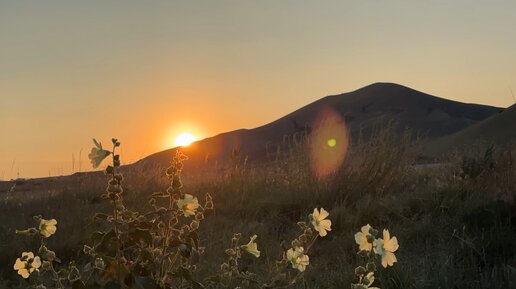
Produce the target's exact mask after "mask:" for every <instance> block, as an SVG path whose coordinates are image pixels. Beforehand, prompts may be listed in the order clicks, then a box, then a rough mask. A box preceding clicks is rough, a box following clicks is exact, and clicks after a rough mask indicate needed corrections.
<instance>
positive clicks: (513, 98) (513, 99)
mask: <svg viewBox="0 0 516 289" xmlns="http://www.w3.org/2000/svg"><path fill="white" fill-rule="evenodd" d="M509 90H510V91H511V95H512V101H514V102H513V103H516V98H515V97H514V93H513V92H512V88H510V87H509Z"/></svg>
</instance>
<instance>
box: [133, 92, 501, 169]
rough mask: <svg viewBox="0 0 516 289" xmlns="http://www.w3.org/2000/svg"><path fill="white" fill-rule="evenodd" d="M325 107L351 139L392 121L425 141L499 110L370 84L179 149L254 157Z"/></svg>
mask: <svg viewBox="0 0 516 289" xmlns="http://www.w3.org/2000/svg"><path fill="white" fill-rule="evenodd" d="M325 109H326V110H327V109H331V110H333V111H334V112H336V113H337V114H338V115H340V116H341V117H342V119H343V120H344V122H345V123H346V125H347V127H348V128H349V131H350V138H351V141H353V140H354V139H356V138H357V136H358V134H359V132H362V133H364V132H365V133H366V134H367V132H369V131H371V129H372V127H373V126H374V125H375V124H377V123H378V122H386V121H391V120H392V121H395V122H396V123H397V125H398V129H399V130H400V131H401V130H404V129H411V130H413V131H415V132H418V133H424V134H425V135H426V136H427V137H428V139H429V140H434V139H437V138H439V137H442V136H445V135H450V134H453V133H456V132H458V131H461V130H463V129H464V128H466V127H469V126H471V125H474V124H476V123H479V122H481V121H483V120H485V119H486V118H488V117H490V116H492V115H495V114H497V113H499V112H500V111H501V110H502V109H501V108H498V107H492V106H486V105H479V104H467V103H461V102H457V101H452V100H447V99H444V98H440V97H436V96H432V95H429V94H426V93H423V92H420V91H417V90H414V89H411V88H408V87H405V86H402V85H398V84H394V83H374V84H371V85H368V86H365V87H363V88H360V89H358V90H355V91H352V92H348V93H343V94H339V95H331V96H327V97H324V98H322V99H319V100H317V101H315V102H313V103H311V104H308V105H306V106H304V107H302V108H300V109H298V110H296V111H294V112H292V113H290V114H288V115H286V116H284V117H282V118H280V119H278V120H276V121H274V122H271V123H269V124H266V125H263V126H260V127H257V128H253V129H240V130H235V131H231V132H227V133H223V134H219V135H217V136H214V137H210V138H206V139H204V140H201V141H198V142H195V143H193V144H191V145H190V146H188V147H185V148H181V150H182V151H183V152H185V153H186V154H187V155H188V156H189V157H190V161H189V162H188V165H189V166H193V167H195V166H199V165H202V164H203V163H205V162H206V160H209V161H217V162H219V163H220V162H225V161H227V160H229V158H230V155H231V151H232V150H233V149H234V148H236V149H238V150H239V151H240V154H241V155H244V156H247V157H248V160H249V161H251V162H253V161H260V160H263V159H264V158H265V156H266V155H267V150H269V149H270V148H271V147H272V148H274V147H275V146H276V145H278V144H281V143H282V142H283V140H284V137H285V136H292V135H296V134H303V133H309V132H310V131H311V129H312V127H313V126H314V125H316V123H315V122H316V120H317V119H318V117H319V114H320V113H321V111H324V110H325ZM176 149H177V148H173V149H169V150H165V151H162V152H158V153H155V154H153V155H150V156H148V157H146V158H144V159H142V160H140V161H138V162H137V163H135V164H134V165H135V166H138V167H140V168H146V167H149V166H153V167H155V166H158V167H164V166H167V165H168V164H169V162H170V160H171V158H172V156H173V153H174V151H175V150H176Z"/></svg>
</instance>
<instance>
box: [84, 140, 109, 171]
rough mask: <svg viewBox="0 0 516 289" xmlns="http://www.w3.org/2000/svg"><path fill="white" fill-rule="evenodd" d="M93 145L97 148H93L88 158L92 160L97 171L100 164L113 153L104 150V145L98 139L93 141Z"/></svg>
mask: <svg viewBox="0 0 516 289" xmlns="http://www.w3.org/2000/svg"><path fill="white" fill-rule="evenodd" d="M93 143H94V144H95V147H93V148H91V153H90V154H89V155H88V158H89V159H90V161H91V165H92V166H93V168H94V169H96V168H97V167H98V166H99V165H100V163H101V162H102V161H103V160H104V159H105V158H106V157H107V156H109V155H110V154H111V152H110V151H107V150H105V149H103V148H102V144H101V143H100V142H98V141H97V140H96V139H93Z"/></svg>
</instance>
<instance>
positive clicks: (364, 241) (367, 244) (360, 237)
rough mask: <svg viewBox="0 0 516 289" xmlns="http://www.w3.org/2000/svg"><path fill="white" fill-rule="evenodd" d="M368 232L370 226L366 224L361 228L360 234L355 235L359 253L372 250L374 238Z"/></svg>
mask: <svg viewBox="0 0 516 289" xmlns="http://www.w3.org/2000/svg"><path fill="white" fill-rule="evenodd" d="M370 230H371V226H370V225H369V224H367V225H365V226H363V227H362V229H361V230H360V231H361V232H358V233H356V234H355V242H356V243H357V244H358V246H359V249H360V251H371V249H373V244H374V242H375V241H374V237H373V236H372V235H371V234H370V233H369V232H370Z"/></svg>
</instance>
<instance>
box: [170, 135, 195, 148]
mask: <svg viewBox="0 0 516 289" xmlns="http://www.w3.org/2000/svg"><path fill="white" fill-rule="evenodd" d="M196 140H197V138H196V137H195V136H194V135H192V134H191V133H187V132H183V133H181V134H180V135H178V136H177V137H176V140H175V144H176V146H182V147H185V146H188V145H190V144H191V143H193V142H194V141H196Z"/></svg>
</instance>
